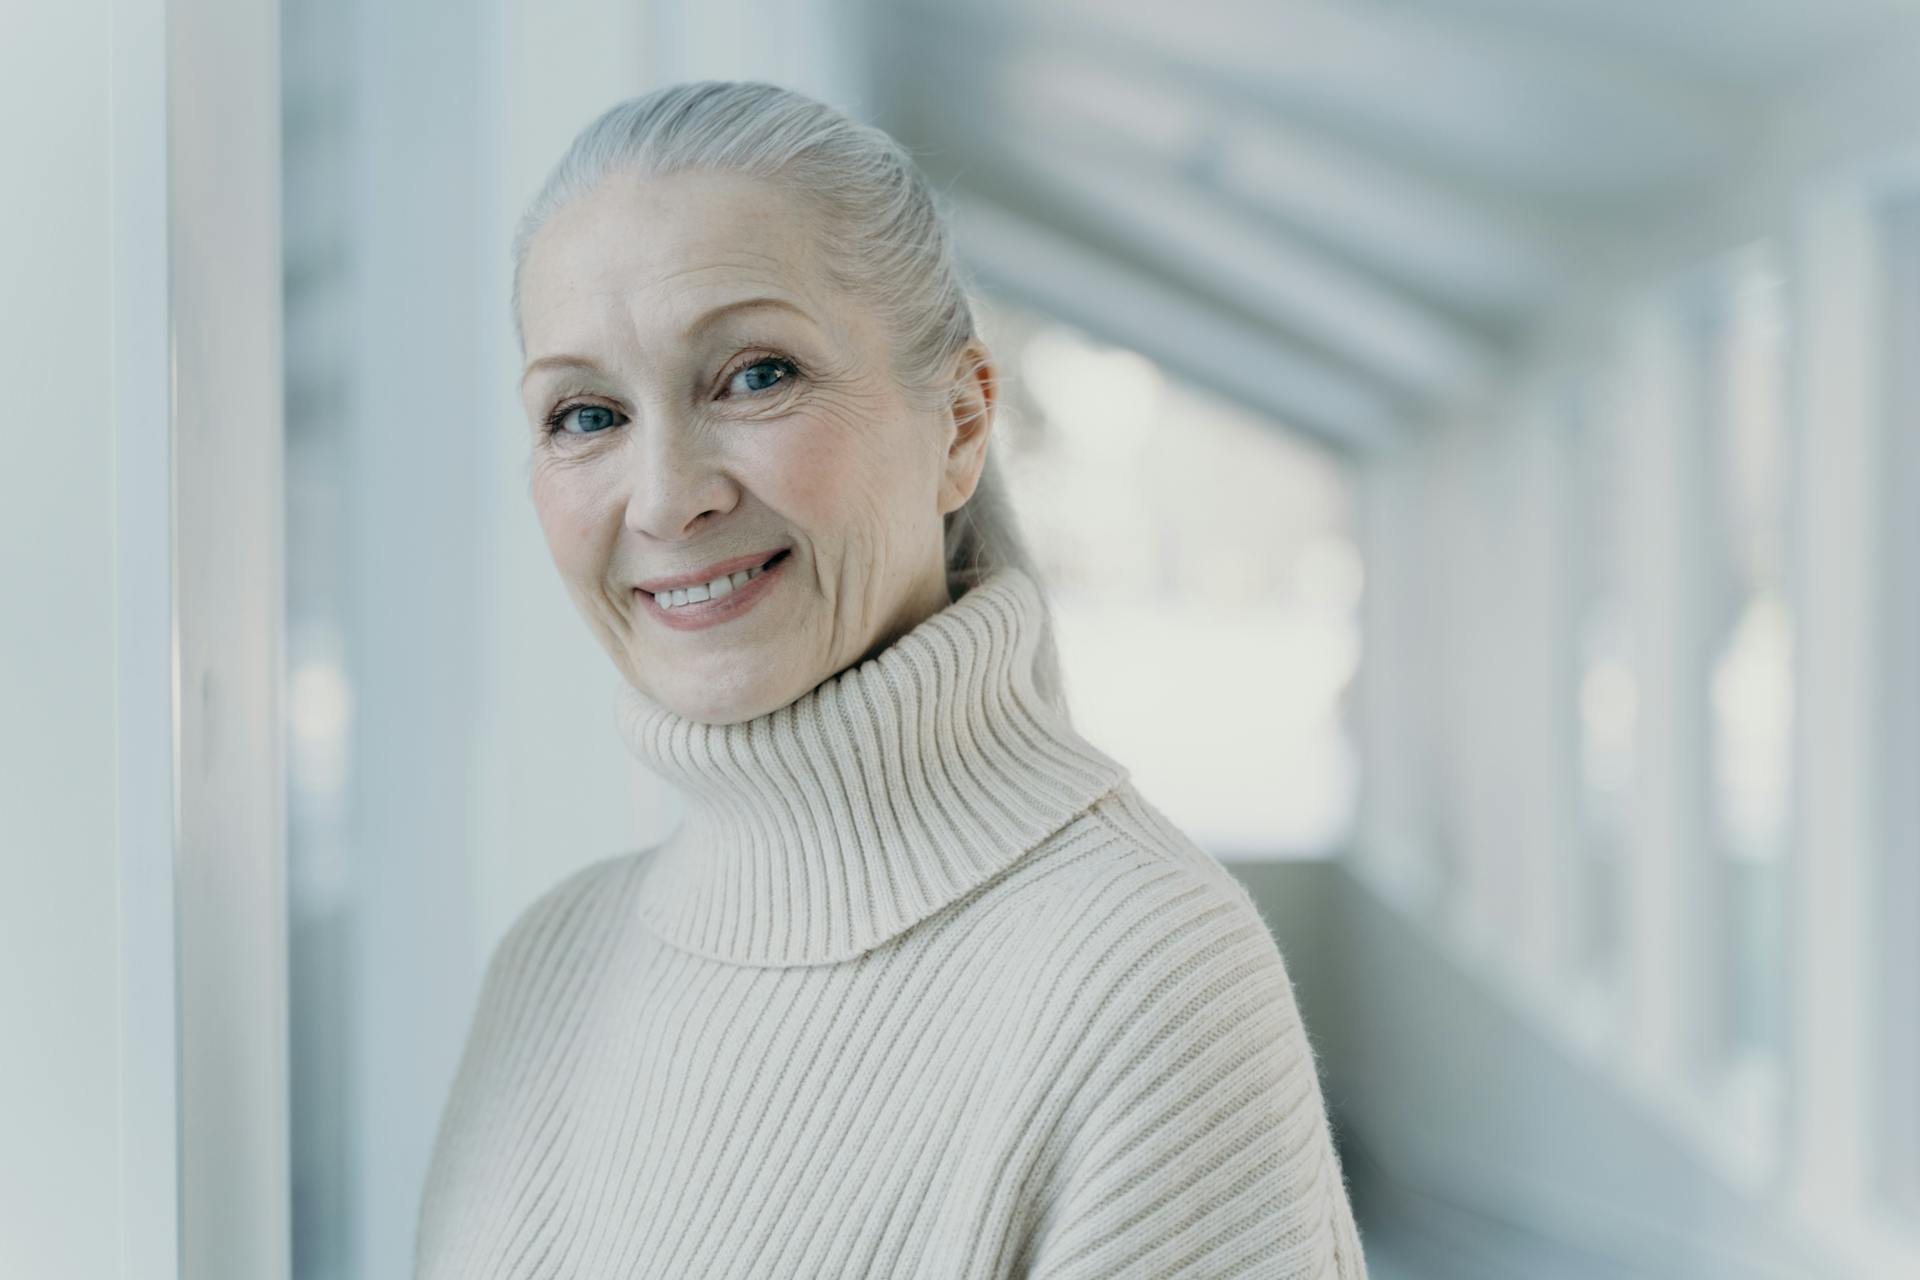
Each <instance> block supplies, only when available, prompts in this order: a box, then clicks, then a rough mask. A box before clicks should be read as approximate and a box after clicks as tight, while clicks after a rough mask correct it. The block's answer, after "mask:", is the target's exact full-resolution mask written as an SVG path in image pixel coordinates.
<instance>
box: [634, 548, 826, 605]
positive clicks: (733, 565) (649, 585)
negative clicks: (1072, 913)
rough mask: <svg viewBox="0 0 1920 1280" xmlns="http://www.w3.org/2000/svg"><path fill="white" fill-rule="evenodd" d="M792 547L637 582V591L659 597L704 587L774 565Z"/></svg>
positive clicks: (635, 586) (717, 561)
mask: <svg viewBox="0 0 1920 1280" xmlns="http://www.w3.org/2000/svg"><path fill="white" fill-rule="evenodd" d="M791 550H792V548H791V547H780V548H777V549H775V550H773V551H756V552H753V553H751V554H749V555H744V556H734V557H733V558H732V559H730V560H716V561H715V562H714V563H712V564H710V565H708V566H707V567H706V568H704V569H701V570H698V571H696V572H694V573H684V574H681V575H679V576H678V577H673V578H653V579H651V580H649V581H647V582H636V583H635V584H634V588H633V589H634V590H635V591H645V592H648V593H649V594H652V595H658V594H660V593H661V592H662V591H675V590H678V589H680V588H683V587H703V586H705V585H706V584H707V583H709V582H712V581H713V580H714V579H715V578H723V577H727V576H728V575H730V574H735V573H739V572H740V571H741V570H743V569H761V568H765V567H766V566H768V565H770V564H772V563H773V562H774V561H775V560H777V559H779V558H780V557H781V556H784V555H786V554H787V553H788V552H789V551H791Z"/></svg>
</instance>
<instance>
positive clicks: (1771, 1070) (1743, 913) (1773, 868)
mask: <svg viewBox="0 0 1920 1280" xmlns="http://www.w3.org/2000/svg"><path fill="white" fill-rule="evenodd" d="M1783 291H1784V286H1783V280H1782V278H1781V274H1780V270H1779V267H1778V265H1777V263H1776V262H1775V259H1774V254H1773V252H1772V250H1771V249H1770V248H1769V247H1768V246H1766V245H1755V246H1752V247H1750V248H1749V249H1747V250H1744V251H1742V252H1741V253H1739V254H1737V255H1735V256H1733V257H1732V258H1730V259H1729V260H1727V261H1726V262H1725V263H1724V264H1723V265H1722V269H1721V270H1719V271H1718V272H1716V274H1715V276H1714V278H1713V283H1712V286H1711V289H1710V293H1709V295H1708V297H1707V300H1706V305H1705V306H1704V307H1703V309H1702V311H1701V313H1700V325H1699V328H1698V330H1697V333H1698V337H1699V340H1700V348H1699V350H1700V356H1701V362H1702V363H1701V367H1702V369H1703V370H1704V372H1705V373H1706V377H1705V379H1704V381H1703V391H1704V393H1705V403H1704V405H1703V406H1702V407H1703V409H1704V413H1703V415H1702V416H1703V425H1704V427H1705V444H1706V453H1705V463H1706V466H1705V469H1704V473H1703V487H1704V489H1705V492H1704V493H1703V494H1702V495H1701V496H1702V500H1703V507H1704V520H1703V522H1702V527H1703V528H1704V530H1705V531H1706V537H1707V542H1708V546H1707V552H1708V556H1707V565H1708V576H1707V580H1706V581H1707V598H1706V600H1705V601H1704V609H1703V611H1702V616H1703V618H1704V620H1705V625H1706V631H1705V637H1704V638H1705V641H1706V645H1707V650H1706V660H1707V669H1706V687H1705V689H1704V690H1703V691H1702V693H1703V696H1704V697H1705V698H1706V699H1707V720H1706V723H1707V727H1708V772H1707V777H1708V782H1709V791H1710V795H1709V798H1708V799H1709V805H1708V814H1709V822H1710V824H1711V833H1712V853H1713V858H1712V863H1711V867H1712V871H1711V880H1710V881H1709V885H1710V890H1711V892H1712V896H1713V903H1714V905H1715V908H1716V909H1717V911H1718V913H1719V919H1718V927H1717V928H1716V929H1715V930H1714V931H1713V932H1714V936H1713V937H1712V938H1711V939H1710V944H1711V945H1712V947H1713V948H1714V965H1713V973H1712V980H1713V988H1712V989H1711V990H1712V996H1713V999H1712V1003H1711V1005H1710V1007H1709V1008H1708V1009H1707V1010H1706V1011H1705V1012H1707V1013H1708V1014H1709V1015H1710V1016H1711V1017H1712V1018H1713V1025H1712V1026H1711V1028H1710V1029H1709V1030H1710V1034H1711V1036H1712V1039H1711V1040H1710V1041H1709V1042H1708V1048H1709V1052H1710V1054H1711V1055H1712V1056H1713V1057H1714V1059H1715V1061H1714V1062H1712V1063H1710V1064H1709V1065H1711V1066H1713V1067H1715V1068H1717V1069H1718V1072H1719V1073H1720V1074H1719V1076H1718V1079H1719V1082H1720V1084H1721V1086H1722V1087H1723V1088H1724V1089H1725V1090H1726V1093H1725V1095H1724V1096H1725V1098H1726V1100H1727V1102H1728V1104H1729V1106H1730V1107H1731V1108H1732V1119H1731V1123H1732V1124H1733V1126H1734V1135H1733V1136H1735V1137H1736V1138H1738V1139H1739V1140H1741V1141H1742V1142H1745V1143H1749V1144H1752V1145H1751V1147H1750V1151H1751V1154H1753V1155H1754V1156H1755V1158H1756V1159H1763V1160H1766V1159H1771V1157H1772V1155H1773V1154H1774V1153H1773V1150H1772V1145H1773V1143H1774V1142H1775V1141H1776V1140H1777V1137H1778V1134H1779V1122H1780V1118H1781V1117H1780V1113H1779V1109H1780V1107H1781V1104H1782V1086H1783V1080H1782V1068H1783V1065H1784V1061H1785V1053H1786V1011H1787V1010H1786V998H1787V991H1786V980H1787V975H1786V968H1785V960H1786V954H1787V938H1786V931H1785V914H1784V913H1785V906H1786V903H1785V898H1784V890H1785V879H1786V855H1787V849H1788V839H1789V833H1790V830H1791V826H1790V818H1791V814H1790V809H1789V805H1790V801H1791V797H1792V793H1793V779H1792V774H1793V733H1794V727H1793V720H1794V679H1793V641H1794V637H1793V613H1792V609H1791V605H1790V601H1789V598H1788V593H1787V566H1786V554H1787V532H1788V523H1787V522H1788V509H1787V503H1788V498H1789V493H1788V487H1787V474H1788V473H1787V470H1786V461H1787V456H1788V450H1787V445H1788V440H1787V427H1786V416H1785V413H1784V396H1783V393H1782V377H1783V370H1784V367H1785V363H1784V362H1785V356H1786V345H1785V344H1786V337H1787V335H1786V313H1785V308H1784V305H1783V301H1782V297H1783Z"/></svg>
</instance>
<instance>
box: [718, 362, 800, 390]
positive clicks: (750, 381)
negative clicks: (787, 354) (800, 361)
mask: <svg viewBox="0 0 1920 1280" xmlns="http://www.w3.org/2000/svg"><path fill="white" fill-rule="evenodd" d="M767 370H777V371H780V372H781V373H782V375H783V376H781V377H779V378H774V377H772V376H770V375H769V374H768V373H767V372H766V371H767ZM798 372H799V369H798V368H797V367H796V366H795V365H794V363H793V361H791V360H787V359H783V358H782V357H780V356H762V357H761V358H760V359H758V360H755V361H754V362H753V363H752V364H750V365H747V366H746V367H744V368H742V369H741V370H740V371H739V372H737V373H735V374H734V375H733V377H732V378H730V379H728V381H727V390H728V392H729V393H734V392H735V391H736V389H737V390H738V391H741V392H744V393H746V394H752V393H754V392H758V391H765V390H767V389H768V388H769V387H775V386H778V385H779V384H780V383H782V382H786V381H788V380H789V379H790V378H792V377H793V375H794V374H796V373H798ZM742 379H745V380H746V383H747V385H746V386H744V387H741V386H740V385H739V384H740V382H741V380H742Z"/></svg>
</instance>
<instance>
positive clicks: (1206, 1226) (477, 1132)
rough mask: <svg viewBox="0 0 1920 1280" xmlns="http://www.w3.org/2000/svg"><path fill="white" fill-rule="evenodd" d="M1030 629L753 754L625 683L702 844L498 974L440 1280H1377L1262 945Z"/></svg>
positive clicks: (443, 1172) (434, 1217) (1216, 875)
mask: <svg viewBox="0 0 1920 1280" xmlns="http://www.w3.org/2000/svg"><path fill="white" fill-rule="evenodd" d="M1041 617H1042V614H1041V597H1040V594H1039V590H1038V588H1037V586H1036V585H1035V583H1034V582H1033V580H1032V579H1031V578H1029V577H1028V576H1026V575H1025V574H1023V573H1021V572H1020V571H1018V570H1015V569H1001V570H998V571H996V572H995V573H994V574H992V575H991V576H989V577H988V578H987V579H986V580H985V581H983V582H982V583H981V584H980V585H979V586H977V587H975V588H974V589H973V590H971V591H969V592H967V593H966V594H964V595H963V596H961V597H960V599H958V600H957V601H955V602H954V603H953V604H951V605H949V606H948V607H946V608H945V609H942V610H941V611H939V612H938V613H936V614H934V615H933V616H932V617H930V618H928V619H926V620H925V621H923V622H922V623H921V624H920V625H919V626H917V627H915V628H914V629H913V630H911V631H909V632H908V633H907V634H906V635H904V636H902V637H901V638H900V639H898V640H897V641H895V642H894V643H893V644H891V645H889V646H888V647H887V648H885V649H883V650H882V651H881V652H880V653H879V654H877V655H875V656H874V657H872V658H870V659H868V660H867V661H865V662H863V663H861V664H859V665H858V666H856V667H853V668H849V669H848V670H846V671H843V672H841V673H839V674H838V675H836V676H833V677H831V678H829V679H828V680H826V681H825V682H824V683H822V684H821V685H819V686H818V687H816V688H815V689H813V690H812V691H810V692H808V693H807V694H805V695H803V696H802V697H801V698H800V699H798V700H797V701H795V702H793V703H791V704H790V705H788V706H785V707H782V708H780V709H779V710H777V711H773V712H770V713H768V714H766V715H764V716H759V717H757V718H754V719H751V720H746V721H742V722H740V723H737V724H731V725H720V726H714V725H706V724H701V723H699V722H697V721H693V720H689V719H686V718H684V717H681V716H679V715H677V714H676V713H674V712H672V711H670V710H668V709H667V708H666V707H665V706H663V705H661V704H660V703H658V702H655V701H654V700H652V699H651V698H649V697H647V696H645V695H643V694H641V693H640V692H639V691H637V690H635V689H633V688H631V687H629V686H627V685H626V684H624V682H623V683H622V684H621V685H620V686H619V710H620V726H621V730H622V732H623V734H624V737H625V739H626V742H627V744H628V746H629V747H630V748H631V750H632V751H633V752H634V753H635V754H636V755H637V756H638V757H639V758H640V759H641V760H642V761H644V762H645V763H646V764H647V765H648V766H650V767H651V768H652V769H654V770H655V771H657V772H659V773H660V774H662V775H664V776H665V777H667V778H668V779H670V780H672V781H673V782H675V783H677V784H678V785H679V786H680V787H681V788H682V789H683V790H684V792H685V793H686V797H687V812H686V817H685V820H684V821H683V822H682V824H681V825H680V827H679V828H678V830H677V831H676V832H675V834H674V835H673V836H672V837H671V838H670V839H668V840H667V841H666V842H665V843H664V844H662V845H660V846H659V847H657V848H653V849H648V850H643V851H640V852H638V853H630V854H624V855H621V856H618V857H614V858H610V859H607V860H604V861H602V862H598V863H595V864H593V865H591V866H588V867H586V868H585V869H584V870H581V871H578V872H576V873H574V874H573V875H571V876H569V877H567V878H566V879H565V880H563V881H562V882H561V883H560V884H558V885H555V886H554V887H553V888H552V889H550V890H548V891H547V892H546V893H545V894H544V895H543V896H541V897H540V898H539V899H538V900H537V901H535V902H534V903H533V905H532V906H530V907H529V908H528V909H527V910H526V911H525V912H523V913H522V915H521V916H520V917H519V919H518V920H517V921H516V922H515V923H514V924H513V926H512V927H511V929H510V930H509V931H508V932H507V934H506V936H505V937H504V938H503V939H502V940H501V941H500V943H499V944H498V946H497V947H496V948H495V950H494V953H493V956H492V959H491V960H490V962H489V965H488V968H487V973H486V978H485V981H484V984H483V987H482V991H481V995H480V1000H479V1005H478V1008H477V1010H476V1011H475V1013H474V1017H473V1023H472V1027H471V1030H470V1032H469V1034H468V1039H467V1043H466V1047H465V1051H464V1053H463V1055H462V1057H461V1060H460V1065H459V1069H458V1073H457V1075H456V1077H455V1080H454V1083H453V1088H452V1091H451V1094H450V1096H449V1098H448V1100H447V1103H446V1108H445V1110H444V1112H443V1114H442V1116H441V1120H440V1128H439V1135H438V1139H437V1141H436V1143H435V1147H434V1155H433V1163H432V1167H431V1169H430V1171H429V1173H428V1177H427V1181H426V1187H425V1192H424V1196H423V1199H422V1203H421V1206H420V1216H419V1236H418V1242H417V1251H416V1265H415V1274H416V1276H417V1277H420V1278H421V1280H455V1278H456V1277H457V1278H458V1280H492V1278H496V1277H497V1278H502V1280H504V1278H507V1277H511V1278H513V1280H522V1278H526V1280H531V1278H532V1277H616V1276H618V1277H628V1276H645V1277H662V1278H665V1277H671V1278H673V1280H744V1278H745V1277H769V1278H776V1277H777V1278H778V1280H814V1278H816V1277H818V1278H832V1280H839V1278H842V1277H845V1278H847V1280H852V1278H855V1277H870V1278H873V1280H882V1278H888V1277H896V1278H901V1280H904V1278H906V1277H915V1278H917V1280H936V1278H937V1280H961V1278H962V1277H968V1278H975V1280H988V1278H989V1277H994V1278H1010V1277H1028V1278H1030V1280H1082V1278H1085V1280H1093V1278H1095V1277H1122V1276H1125V1277H1163V1276H1180V1277H1221V1276H1245V1277H1254V1276H1262V1277H1264V1276H1274V1277H1280V1276H1286V1277H1332V1278H1334V1280H1359V1278H1360V1277H1364V1275H1365V1272H1366V1268H1365V1263H1364V1261H1363V1259H1362V1255H1361V1246H1360V1239H1359V1235H1358V1233H1357V1232H1356V1230H1355V1227H1354V1222H1353V1216H1352V1212H1351V1209H1350V1207H1349V1204H1348V1199H1347V1194H1346V1189H1345V1186H1344V1183H1343V1180H1342V1177H1341V1170H1340V1167H1339V1164H1338V1161H1337V1158H1336V1155H1335V1152H1334V1148H1333V1145H1332V1142H1331V1134H1330V1132H1329V1127H1328V1119H1327V1113H1326V1110H1325V1105H1324V1102H1323V1098H1322V1094H1321V1089H1320V1084H1319V1080H1318V1078H1317V1076H1316V1071H1315V1060H1314V1056H1313V1053H1312V1051H1311V1049H1310V1048H1309V1043H1308V1039H1307V1035H1306V1032H1305V1029H1304V1028H1303V1027H1302V1025H1301V1021H1300V1015H1299V1013H1298V1011H1297V1009H1296V1006H1295V1003H1294V997H1293V990H1292V987H1291V985H1290V982H1289V979H1288V975H1287V972H1286V969H1285V966H1284V965H1283V963H1282V960H1281V955H1280V952H1279V950H1278V949H1277V947H1276V945H1275V943H1274V940H1273V937H1272V935H1271V934H1270V933H1269V932H1268V930H1267V928H1266V926H1265V924H1264V922H1263V920H1262V918H1261V916H1260V913H1259V911H1258V909H1257V908H1256V907H1255V905H1254V903H1253V901H1252V899H1251V898H1250V897H1249V896H1248V895H1247V893H1246V892H1245V890H1244V889H1243V888H1241V886H1240V884H1239V882H1238V881H1237V880H1235V879H1234V878H1233V877H1232V876H1231V875H1230V874H1229V873H1228V872H1227V871H1226V870H1225V869H1224V868H1223V867H1222V866H1221V865H1220V864H1219V862H1218V861H1216V860H1215V859H1214V858H1212V857H1211V856H1210V855H1208V854H1206V853H1204V852H1203V851H1201V850H1200V849H1198V848H1197V847H1195V846H1194V845H1193V843H1192V842H1191V841H1189V840H1188V839H1187V838H1186V837H1185V836H1184V835H1183V834H1181V832H1180V831H1178V830H1177V829H1176V828H1174V827H1173V826H1172V825H1171V824H1170V823H1169V822H1168V821H1167V819H1166V818H1165V817H1164V816H1163V815H1162V814H1161V813H1160V812H1159V811H1158V810H1156V809H1155V808H1154V807H1153V806H1152V805H1150V804H1149V803H1147V801H1146V800H1145V799H1143V798H1142V797H1141V796H1140V794H1139V793H1138V792H1137V791H1136V790H1135V789H1134V787H1133V786H1132V784H1131V783H1130V782H1129V781H1128V777H1127V771H1126V769H1125V768H1123V767H1122V766H1121V765H1119V764H1118V763H1116V762H1115V761H1113V760H1112V759H1110V758H1108V757H1107V756H1106V755H1104V754H1102V753H1101V752H1100V751H1099V750H1098V749H1097V748H1095V747H1094V746H1093V745H1092V744H1090V743H1089V742H1087V741H1086V740H1085V739H1083V738H1082V737H1080V736H1079V734H1078V733H1077V732H1075V730H1074V729H1073V727H1072V726H1071V724H1070V723H1069V721H1068V720H1067V718H1066V717H1065V716H1063V715H1062V714H1061V713H1060V712H1059V711H1058V710H1056V709H1055V708H1054V707H1053V706H1052V705H1051V704H1049V703H1048V702H1047V701H1045V700H1044V699H1043V698H1042V697H1041V696H1040V695H1039V693H1038V692H1037V691H1036V689H1035V686H1034V682H1033V662H1034V657H1035V654H1036V652H1037V646H1038V643H1039V638H1040V629H1039V628H1040V622H1041Z"/></svg>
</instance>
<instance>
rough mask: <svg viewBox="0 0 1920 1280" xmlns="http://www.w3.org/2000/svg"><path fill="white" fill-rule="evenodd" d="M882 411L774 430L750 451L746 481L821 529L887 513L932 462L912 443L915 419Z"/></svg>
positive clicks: (924, 481) (906, 500)
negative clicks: (761, 446)
mask: <svg viewBox="0 0 1920 1280" xmlns="http://www.w3.org/2000/svg"><path fill="white" fill-rule="evenodd" d="M883 413H884V410H883V411H882V412H881V413H876V414H874V415H873V416H865V415H861V416H852V415H843V414H831V415H825V416H822V417H819V418H815V419H812V420H810V421H808V422H806V423H805V425H804V427H803V429H801V430H796V431H784V432H778V433H774V434H772V435H771V436H769V438H768V443H767V445H766V447H765V448H764V449H761V450H756V451H755V454H754V457H753V459H752V464H751V465H752V467H753V473H754V474H753V477H752V478H751V479H750V480H748V485H749V487H751V488H753V489H754V490H755V491H756V492H757V493H759V494H760V495H761V497H762V498H764V499H765V500H766V502H767V503H768V505H770V506H773V507H775V508H776V509H779V510H781V511H783V512H784V513H785V514H786V515H787V516H788V517H790V518H792V519H794V520H796V521H798V522H799V523H801V524H804V525H808V526H811V527H812V528H814V529H818V530H829V529H833V528H835V527H844V526H847V525H850V524H859V523H866V522H870V521H872V520H875V519H891V518H892V514H891V513H893V512H895V511H896V509H898V508H901V507H903V506H906V505H907V504H910V503H912V502H914V501H916V500H917V499H918V498H919V497H920V495H921V492H922V491H923V490H925V489H926V488H927V486H928V483H929V477H930V474H931V472H930V468H931V466H932V463H931V461H930V459H929V458H928V456H927V451H926V450H925V449H924V448H920V449H917V448H915V445H916V443H918V439H917V437H916V436H915V434H914V432H915V430H916V428H915V425H914V424H912V423H909V422H906V421H902V420H900V419H898V418H894V417H889V416H882V414H883ZM793 425H796V426H797V425H800V424H798V423H795V424H793Z"/></svg>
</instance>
